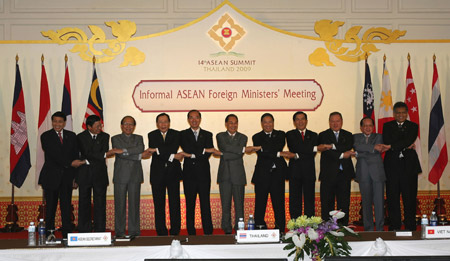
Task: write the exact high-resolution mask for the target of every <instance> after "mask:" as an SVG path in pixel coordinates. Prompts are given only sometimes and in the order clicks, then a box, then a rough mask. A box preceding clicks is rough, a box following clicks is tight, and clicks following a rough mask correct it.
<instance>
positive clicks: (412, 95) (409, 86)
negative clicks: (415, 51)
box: [405, 54, 422, 165]
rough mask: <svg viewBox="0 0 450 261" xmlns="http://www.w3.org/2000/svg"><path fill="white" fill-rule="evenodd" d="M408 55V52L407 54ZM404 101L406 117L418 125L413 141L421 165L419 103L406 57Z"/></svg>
mask: <svg viewBox="0 0 450 261" xmlns="http://www.w3.org/2000/svg"><path fill="white" fill-rule="evenodd" d="M408 57H409V54H408ZM405 103H406V105H408V118H409V120H410V121H412V122H414V123H416V124H417V125H418V126H419V129H418V134H417V139H416V141H415V142H414V145H415V146H416V152H417V156H418V157H419V164H420V165H422V146H421V145H420V121H419V104H418V103H417V93H416V87H415V86H414V80H413V76H412V72H411V64H410V62H409V59H408V69H407V71H406V95H405Z"/></svg>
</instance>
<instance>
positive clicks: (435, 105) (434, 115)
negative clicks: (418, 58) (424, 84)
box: [428, 62, 448, 184]
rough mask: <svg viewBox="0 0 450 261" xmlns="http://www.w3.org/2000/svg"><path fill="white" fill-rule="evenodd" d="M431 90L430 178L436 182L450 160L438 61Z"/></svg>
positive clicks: (434, 63) (434, 67)
mask: <svg viewBox="0 0 450 261" xmlns="http://www.w3.org/2000/svg"><path fill="white" fill-rule="evenodd" d="M431 88H432V91H431V111H430V130H429V132H428V169H429V171H430V173H429V174H428V180H429V181H430V182H431V183H433V184H436V183H438V182H439V179H440V178H441V176H442V173H443V172H444V169H445V166H446V165H447V162H448V155H447V143H446V140H445V125H444V114H443V112H442V102H441V91H440V87H439V80H438V71H437V67H436V62H433V82H432V87H431Z"/></svg>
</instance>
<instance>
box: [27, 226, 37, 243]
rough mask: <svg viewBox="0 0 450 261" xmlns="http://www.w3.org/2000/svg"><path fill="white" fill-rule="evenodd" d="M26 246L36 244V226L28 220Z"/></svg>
mask: <svg viewBox="0 0 450 261" xmlns="http://www.w3.org/2000/svg"><path fill="white" fill-rule="evenodd" d="M28 246H36V227H35V226H34V222H30V226H29V227H28Z"/></svg>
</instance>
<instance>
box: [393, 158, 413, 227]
mask: <svg viewBox="0 0 450 261" xmlns="http://www.w3.org/2000/svg"><path fill="white" fill-rule="evenodd" d="M405 164H406V162H405V160H399V161H398V162H397V164H396V168H395V169H393V170H389V171H386V178H387V180H386V191H388V193H386V194H387V196H388V197H387V202H388V210H389V218H390V221H391V225H390V227H389V230H399V229H400V228H401V226H402V220H401V217H402V214H401V210H400V194H401V195H402V200H403V212H404V217H405V228H406V229H407V230H409V231H416V229H417V227H416V200H417V174H411V173H406V171H405V168H406V166H405Z"/></svg>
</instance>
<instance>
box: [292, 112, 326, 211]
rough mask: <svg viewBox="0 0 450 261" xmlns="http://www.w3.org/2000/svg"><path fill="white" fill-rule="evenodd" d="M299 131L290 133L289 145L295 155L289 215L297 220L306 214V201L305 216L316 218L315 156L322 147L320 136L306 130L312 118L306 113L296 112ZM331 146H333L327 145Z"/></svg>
mask: <svg viewBox="0 0 450 261" xmlns="http://www.w3.org/2000/svg"><path fill="white" fill-rule="evenodd" d="M293 122H294V125H295V129H294V130H291V131H289V132H288V133H287V134H286V140H287V145H288V148H289V151H290V152H291V154H292V155H288V158H289V212H290V214H291V218H292V219H295V218H297V217H299V216H301V215H302V200H303V201H304V202H305V211H304V214H305V215H306V216H308V217H311V216H314V215H315V187H316V186H315V182H316V164H315V160H314V158H315V156H316V153H317V151H318V148H323V147H324V146H325V145H321V146H318V136H317V133H315V132H313V131H311V130H308V129H306V125H307V124H308V116H307V115H306V113H304V112H302V111H298V112H296V113H294V116H293ZM327 146H329V145H327Z"/></svg>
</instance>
